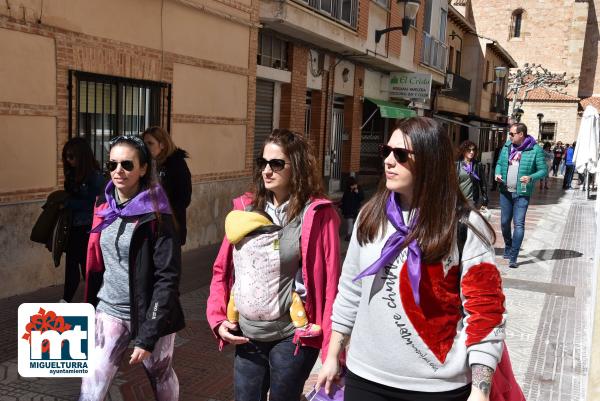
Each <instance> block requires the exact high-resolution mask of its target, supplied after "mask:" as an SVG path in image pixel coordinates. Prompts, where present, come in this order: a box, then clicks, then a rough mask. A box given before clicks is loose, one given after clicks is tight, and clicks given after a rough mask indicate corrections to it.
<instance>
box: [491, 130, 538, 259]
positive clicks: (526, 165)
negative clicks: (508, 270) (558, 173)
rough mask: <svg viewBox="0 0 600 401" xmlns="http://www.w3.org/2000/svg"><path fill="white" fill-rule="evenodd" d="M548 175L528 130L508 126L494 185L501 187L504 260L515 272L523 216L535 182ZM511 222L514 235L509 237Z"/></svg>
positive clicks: (523, 221)
mask: <svg viewBox="0 0 600 401" xmlns="http://www.w3.org/2000/svg"><path fill="white" fill-rule="evenodd" d="M547 175H548V168H547V167H546V162H545V161H544V151H543V150H542V148H541V147H540V146H539V145H538V144H537V143H536V142H535V139H534V138H533V137H532V136H531V135H527V126H526V125H525V124H522V123H515V124H513V125H511V126H510V140H509V141H507V142H506V144H505V145H504V147H503V148H502V150H501V151H500V157H499V158H498V164H497V165H496V181H497V182H498V183H499V185H500V212H501V226H502V236H503V237H504V259H508V260H509V262H508V266H509V267H512V268H516V267H518V266H517V257H518V256H519V250H520V248H521V243H522V242H523V236H524V235H525V215H526V214H527V207H528V206H529V198H530V196H531V193H532V192H533V189H534V188H535V185H534V182H535V181H538V180H541V179H542V178H544V177H546V176H547ZM511 220H512V221H513V223H514V226H515V227H514V232H513V233H511V225H510V223H511Z"/></svg>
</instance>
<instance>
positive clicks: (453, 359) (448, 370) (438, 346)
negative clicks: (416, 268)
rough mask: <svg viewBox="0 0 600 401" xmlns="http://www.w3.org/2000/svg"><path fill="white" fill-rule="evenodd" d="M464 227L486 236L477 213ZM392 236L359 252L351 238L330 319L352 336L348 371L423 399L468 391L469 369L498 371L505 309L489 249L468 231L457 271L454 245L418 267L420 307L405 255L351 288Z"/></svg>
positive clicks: (473, 214)
mask: <svg viewBox="0 0 600 401" xmlns="http://www.w3.org/2000/svg"><path fill="white" fill-rule="evenodd" d="M404 219H405V221H407V220H408V214H407V213H405V214H404ZM469 221H470V223H471V224H472V225H473V226H474V227H475V228H476V229H478V231H479V232H482V233H486V232H487V228H486V226H485V223H484V222H483V220H482V218H481V217H480V216H479V215H478V214H476V213H471V215H470V218H469ZM355 230H356V229H355ZM393 232H394V228H393V226H392V225H391V223H388V227H387V230H386V234H385V235H384V236H383V237H381V238H380V239H379V240H376V241H375V242H373V243H370V244H366V245H364V246H360V245H359V244H358V241H357V239H356V235H355V234H356V232H355V233H354V235H353V236H352V239H351V241H350V245H349V248H348V252H347V254H346V259H345V261H344V265H343V268H342V276H341V278H340V282H339V287H338V288H339V293H338V295H337V297H336V300H335V303H334V306H333V315H332V329H333V330H335V331H338V332H340V333H342V334H346V335H351V340H350V347H349V351H348V356H347V366H348V369H349V370H350V371H351V372H352V373H354V374H356V375H358V376H360V377H362V378H364V379H367V380H370V381H373V382H376V383H379V384H383V385H385V386H389V387H394V388H400V389H404V390H410V391H424V392H442V391H450V390H454V389H457V388H460V387H463V386H465V385H467V384H469V383H470V382H471V368H470V366H471V365H473V364H481V365H485V366H489V367H490V368H492V369H495V368H496V364H497V363H498V361H499V360H500V357H501V355H502V347H503V340H504V337H505V323H506V309H505V307H504V294H503V291H502V279H501V277H500V272H499V271H498V269H497V267H496V265H495V262H494V256H495V255H494V249H493V248H492V247H491V246H489V245H487V244H485V243H484V242H483V241H482V240H481V239H479V238H478V237H477V236H476V235H475V234H474V233H473V231H471V230H468V234H467V240H466V242H465V245H464V248H463V254H462V266H461V264H459V263H458V259H459V252H458V246H457V245H456V244H455V245H454V246H453V250H452V252H451V254H450V255H449V256H448V257H446V258H445V259H444V260H443V261H440V262H439V263H436V264H433V265H422V268H421V282H420V286H419V292H420V297H421V302H420V306H417V305H416V304H415V301H414V299H413V295H412V291H411V285H410V281H409V279H408V271H407V266H406V263H405V261H406V256H407V255H406V254H407V252H406V250H404V251H403V252H402V253H401V254H400V256H399V257H398V258H397V259H396V260H395V261H394V262H393V263H391V264H390V265H388V266H387V267H386V268H385V269H383V270H381V271H380V272H379V273H377V274H376V275H374V276H368V277H365V278H363V279H362V280H357V281H356V282H353V281H352V280H353V279H354V278H355V277H356V276H357V275H358V274H359V273H360V272H361V271H362V270H364V269H365V268H366V267H368V266H369V265H371V264H372V263H373V262H375V261H376V260H377V259H378V258H379V256H380V254H381V249H382V248H383V246H384V244H385V242H386V241H387V239H388V238H389V236H390V235H391V234H392V233H393ZM459 276H460V277H459Z"/></svg>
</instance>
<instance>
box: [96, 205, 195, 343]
mask: <svg viewBox="0 0 600 401" xmlns="http://www.w3.org/2000/svg"><path fill="white" fill-rule="evenodd" d="M106 207H107V203H106V200H105V199H104V195H102V196H100V197H99V199H98V201H97V203H96V209H95V212H97V211H99V210H102V209H105V208H106ZM100 222H101V219H100V218H99V217H98V216H97V215H96V213H94V222H93V225H94V227H95V226H96V225H97V224H99V223H100ZM101 234H102V233H91V234H90V241H89V244H88V253H87V280H86V290H85V300H86V302H89V303H91V304H93V305H96V304H97V303H98V291H99V290H100V287H101V286H102V280H103V276H104V270H105V267H104V262H103V261H102V251H101V249H100V236H101ZM180 277H181V246H180V245H179V241H178V239H177V235H176V234H175V228H174V225H173V218H172V216H171V215H168V214H164V215H161V218H160V222H159V221H158V219H157V216H156V214H155V213H147V214H145V215H143V216H141V217H140V219H139V220H138V222H137V224H136V227H135V229H134V231H133V234H132V237H131V243H130V246H129V297H130V300H131V335H132V338H133V339H135V346H137V347H140V348H143V349H145V350H147V351H152V350H153V349H154V345H155V344H156V342H157V341H158V339H159V338H161V337H163V336H166V335H167V334H171V333H175V332H177V331H179V330H181V329H183V328H184V327H185V321H184V317H183V309H182V307H181V303H180V301H179V281H180Z"/></svg>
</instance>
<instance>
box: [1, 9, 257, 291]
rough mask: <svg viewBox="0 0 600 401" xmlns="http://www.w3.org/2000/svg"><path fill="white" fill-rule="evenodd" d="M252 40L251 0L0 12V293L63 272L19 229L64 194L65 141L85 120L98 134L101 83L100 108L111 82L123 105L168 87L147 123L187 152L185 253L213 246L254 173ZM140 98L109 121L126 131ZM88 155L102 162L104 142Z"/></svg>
mask: <svg viewBox="0 0 600 401" xmlns="http://www.w3.org/2000/svg"><path fill="white" fill-rule="evenodd" d="M67 3H68V4H67ZM257 34H258V2H257V1H251V0H239V1H236V0H211V1H208V2H202V3H201V2H199V1H195V0H165V1H160V0H127V1H118V0H102V1H87V2H78V1H69V2H63V1H52V0H51V1H45V2H39V1H33V0H16V1H9V2H5V3H2V4H1V5H0V53H1V54H2V59H3V61H2V64H3V67H2V68H0V71H2V77H1V78H2V79H0V126H1V127H2V128H0V134H1V135H0V160H1V161H0V168H1V170H2V172H3V174H2V177H1V178H0V227H2V228H1V229H0V254H2V257H1V258H0V297H5V296H9V295H12V294H18V293H24V292H27V291H32V290H35V289H37V288H40V287H44V286H48V285H52V284H58V283H61V282H62V280H63V275H64V271H63V269H62V268H60V269H54V267H52V263H51V258H50V254H49V253H48V252H47V251H46V249H44V247H43V246H42V245H40V244H35V243H32V242H30V241H29V234H30V231H31V228H32V226H33V224H34V222H35V220H36V218H37V216H38V215H39V213H40V211H41V208H40V207H41V206H42V204H43V200H44V199H45V197H46V195H47V194H48V193H49V192H51V191H54V190H57V189H62V184H63V176H62V175H63V174H62V164H61V163H62V162H61V156H60V155H61V151H62V147H63V145H64V143H65V142H66V141H67V140H68V138H69V136H77V135H80V134H83V131H82V130H83V129H84V128H83V125H86V124H84V122H85V121H88V120H89V121H92V122H93V125H92V128H91V129H90V130H89V131H86V134H87V135H91V137H92V138H100V139H99V140H104V139H103V138H104V136H105V135H107V132H108V131H107V130H108V128H106V130H105V128H104V126H102V128H99V127H100V125H98V126H96V121H100V120H102V123H103V121H104V120H103V118H104V116H102V117H100V111H99V110H100V109H104V105H106V104H108V103H107V102H106V101H105V100H106V98H105V93H104V89H105V88H106V90H107V91H110V93H111V94H110V96H109V98H110V101H109V102H112V99H116V96H115V97H113V95H112V88H113V87H114V88H115V90H116V93H119V94H124V96H127V94H130V98H129V99H130V100H131V102H133V101H134V97H135V96H133V95H134V94H135V93H138V91H139V93H142V85H145V84H148V85H150V86H152V85H154V87H166V88H169V87H170V88H171V92H170V97H169V98H168V99H167V98H166V97H165V98H163V100H162V111H160V112H158V114H160V115H158V116H156V121H158V122H160V123H161V124H162V125H165V126H169V127H170V128H171V133H172V135H173V138H174V141H175V143H176V144H177V145H178V146H180V147H181V148H183V149H185V150H187V151H188V152H189V154H190V159H188V165H189V167H190V170H191V172H192V176H193V199H192V204H191V206H190V208H189V209H188V227H190V229H189V230H188V244H187V245H186V247H189V248H193V247H197V246H199V245H204V244H208V243H214V242H217V241H220V239H221V238H222V227H221V226H222V221H223V218H224V214H225V213H226V212H227V211H228V209H229V207H230V199H231V197H232V196H234V195H236V194H239V193H240V192H242V191H243V190H245V189H246V187H247V185H248V177H249V175H250V172H251V169H252V160H253V159H252V152H251V146H252V138H253V132H254V99H255V96H256V95H255V76H256V51H257V49H256V37H257ZM215 43H220V45H221V46H218V47H217V46H215ZM71 72H73V73H71ZM75 72H77V73H78V74H84V73H85V74H90V73H91V74H90V75H89V76H88V78H86V79H87V80H90V79H92V78H89V77H97V78H99V79H101V80H104V79H106V80H120V81H119V82H123V84H119V85H121V86H117V85H116V84H115V85H112V84H107V83H105V81H98V82H87V81H86V85H85V92H84V91H83V87H84V86H82V85H80V84H81V83H82V82H83V81H82V79H81V78H77V77H81V76H83V75H77V73H75ZM106 82H108V81H106ZM111 82H112V81H111ZM123 85H124V86H123ZM127 85H130V86H127ZM134 86H135V89H134ZM91 87H93V88H94V89H93V90H91V92H90V88H91ZM100 88H101V89H100ZM117 88H118V89H117ZM90 93H92V94H93V95H90ZM100 94H101V95H100ZM93 96H95V97H93ZM84 97H85V99H86V100H82V99H84ZM142 98H143V97H142V95H141V94H140V95H137V97H136V102H137V103H136V105H137V108H138V111H137V113H138V115H137V116H134V113H135V112H134V109H135V107H134V106H128V105H125V106H123V108H122V110H118V111H117V110H116V109H115V106H114V105H112V106H110V107H108V106H107V108H108V109H110V112H106V113H104V112H103V113H104V114H108V115H109V116H108V118H107V121H109V119H112V120H114V116H115V115H119V113H122V117H123V121H124V122H125V123H124V124H125V126H126V121H133V120H136V121H137V120H139V119H140V114H139V110H140V109H143V107H144V106H148V105H149V103H148V104H146V103H144V104H141V103H140V102H142V100H140V99H142ZM125 99H127V98H126V97H125ZM144 101H146V100H144ZM148 102H150V100H148ZM123 103H125V102H123ZM69 104H71V106H72V107H71V109H72V114H71V115H69ZM132 104H133V103H132ZM92 105H93V106H92ZM167 106H170V107H169V108H170V113H169V112H168V111H167V108H168V107H167ZM88 108H90V110H88ZM96 108H97V110H96ZM84 109H85V113H84ZM113 110H114V111H113ZM113 113H116V114H113ZM83 114H86V116H85V117H86V118H87V120H85V119H83V118H82V117H81V115H83ZM134 117H135V118H134ZM98 124H100V123H98ZM107 124H108V123H107ZM131 124H133V122H132V123H131ZM111 127H112V126H111ZM138 128H139V127H138ZM77 129H80V131H79V132H78V131H77ZM117 129H119V128H118V125H117ZM124 129H126V130H128V131H127V132H130V131H131V130H132V128H131V127H130V128H123V127H121V128H120V129H119V131H118V132H116V131H114V130H112V128H111V130H110V135H115V134H117V133H121V132H124ZM136 129H137V128H136ZM96 151H97V153H96V156H97V158H99V159H101V157H102V155H101V154H102V152H103V149H102V146H100V148H99V149H96Z"/></svg>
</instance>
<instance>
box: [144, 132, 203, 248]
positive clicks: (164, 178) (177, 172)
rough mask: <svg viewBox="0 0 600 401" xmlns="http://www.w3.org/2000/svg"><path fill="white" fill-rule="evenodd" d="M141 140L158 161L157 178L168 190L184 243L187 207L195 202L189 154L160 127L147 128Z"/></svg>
mask: <svg viewBox="0 0 600 401" xmlns="http://www.w3.org/2000/svg"><path fill="white" fill-rule="evenodd" d="M142 139H143V140H144V143H145V144H146V146H147V147H148V149H149V150H150V154H151V155H152V158H153V159H154V160H155V161H156V170H157V173H158V180H159V183H160V185H161V186H162V187H163V189H164V190H165V192H166V193H167V198H168V199H169V203H170V205H171V210H172V211H173V217H175V223H176V228H177V232H178V233H179V242H180V243H181V245H182V246H183V245H185V242H186V239H187V222H186V209H187V208H188V206H189V205H190V203H191V201H192V175H191V174H190V169H189V168H188V165H187V163H186V161H185V159H186V158H187V157H188V154H187V152H186V151H185V150H183V149H180V148H178V147H177V146H175V143H174V142H173V139H172V138H171V135H169V133H168V132H167V131H165V130H164V129H162V128H161V127H150V128H148V129H147V130H145V131H144V133H143V134H142Z"/></svg>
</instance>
